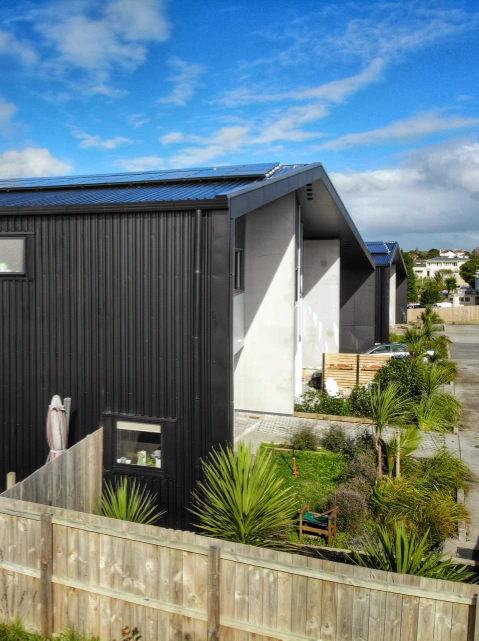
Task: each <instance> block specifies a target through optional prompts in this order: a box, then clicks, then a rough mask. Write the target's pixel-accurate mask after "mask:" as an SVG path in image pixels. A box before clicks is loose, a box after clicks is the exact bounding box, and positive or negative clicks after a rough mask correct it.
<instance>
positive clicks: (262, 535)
mask: <svg viewBox="0 0 479 641" xmlns="http://www.w3.org/2000/svg"><path fill="white" fill-rule="evenodd" d="M203 471H204V475H205V481H204V482H200V483H198V489H197V490H195V491H194V492H193V508H192V509H191V512H193V514H195V515H196V516H197V517H198V519H199V523H198V527H199V528H200V529H201V530H203V532H204V533H205V534H206V535H208V536H214V537H216V538H219V539H226V540H228V541H235V542H237V543H246V544H249V545H256V546H259V547H266V546H267V547H280V548H281V547H284V546H285V541H286V540H287V538H288V536H289V534H290V532H291V529H292V527H293V518H294V515H295V513H296V507H295V497H294V495H292V494H291V488H287V487H285V486H284V481H283V479H281V478H280V477H279V476H278V474H277V471H276V464H275V463H274V462H273V459H272V457H271V452H268V451H267V450H260V451H259V452H258V453H257V455H256V457H254V456H253V453H252V450H251V446H249V447H246V446H245V445H244V444H243V443H240V444H239V446H238V452H237V453H235V452H234V450H233V448H232V447H230V446H228V447H226V448H225V449H223V448H221V447H220V448H219V449H218V450H217V451H215V450H213V451H212V452H211V454H210V457H209V460H208V461H207V462H204V463H203Z"/></svg>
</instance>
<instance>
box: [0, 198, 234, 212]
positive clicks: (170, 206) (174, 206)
mask: <svg viewBox="0 0 479 641" xmlns="http://www.w3.org/2000/svg"><path fill="white" fill-rule="evenodd" d="M227 208H228V200H227V198H226V197H224V196H217V197H216V198H211V199H207V200H162V201H151V202H144V203H143V202H142V203H108V204H105V203H89V204H84V205H35V206H31V207H29V206H27V205H24V206H22V207H2V206H1V205H0V216H7V215H8V216H12V215H13V216H26V215H29V214H31V215H40V214H69V215H72V216H74V215H75V214H127V213H128V214H129V213H142V212H156V211H158V212H160V211H195V210H196V209H208V210H211V209H227Z"/></svg>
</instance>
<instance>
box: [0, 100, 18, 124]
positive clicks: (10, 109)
mask: <svg viewBox="0 0 479 641" xmlns="http://www.w3.org/2000/svg"><path fill="white" fill-rule="evenodd" d="M16 112H17V108H16V106H15V105H14V104H13V103H11V102H7V101H6V100H4V99H3V98H1V97H0V128H1V129H4V128H5V127H7V126H8V125H9V124H10V122H11V120H12V118H13V116H14V115H15V114H16Z"/></svg>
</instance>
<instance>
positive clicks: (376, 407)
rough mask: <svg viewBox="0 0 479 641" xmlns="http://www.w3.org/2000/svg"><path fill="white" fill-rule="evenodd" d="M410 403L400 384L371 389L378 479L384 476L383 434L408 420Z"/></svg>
mask: <svg viewBox="0 0 479 641" xmlns="http://www.w3.org/2000/svg"><path fill="white" fill-rule="evenodd" d="M409 406H410V401H409V398H408V396H407V395H406V394H403V393H401V388H400V386H399V384H398V383H396V382H392V383H388V385H387V386H386V387H385V388H383V389H381V386H380V385H372V387H370V389H369V407H370V418H371V420H372V421H373V424H374V428H375V432H376V451H377V456H378V461H377V462H378V468H377V477H378V478H379V479H380V478H381V477H382V475H383V468H382V460H383V455H382V434H383V430H384V428H385V427H387V426H390V427H392V426H394V425H400V424H401V423H402V422H403V421H404V419H405V418H406V415H407V412H408V410H409Z"/></svg>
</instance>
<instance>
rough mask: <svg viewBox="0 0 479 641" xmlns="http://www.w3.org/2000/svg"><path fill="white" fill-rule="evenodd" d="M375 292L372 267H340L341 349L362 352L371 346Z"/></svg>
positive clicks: (341, 350) (372, 343)
mask: <svg viewBox="0 0 479 641" xmlns="http://www.w3.org/2000/svg"><path fill="white" fill-rule="evenodd" d="M375 294H376V291H375V271H374V270H373V269H368V270H366V269H356V270H349V269H344V270H343V269H342V270H341V275H340V312H339V324H340V330H339V351H340V352H346V353H348V352H349V353H361V352H364V351H365V350H367V349H369V348H370V347H373V346H374V336H375V309H376V295H375Z"/></svg>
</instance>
